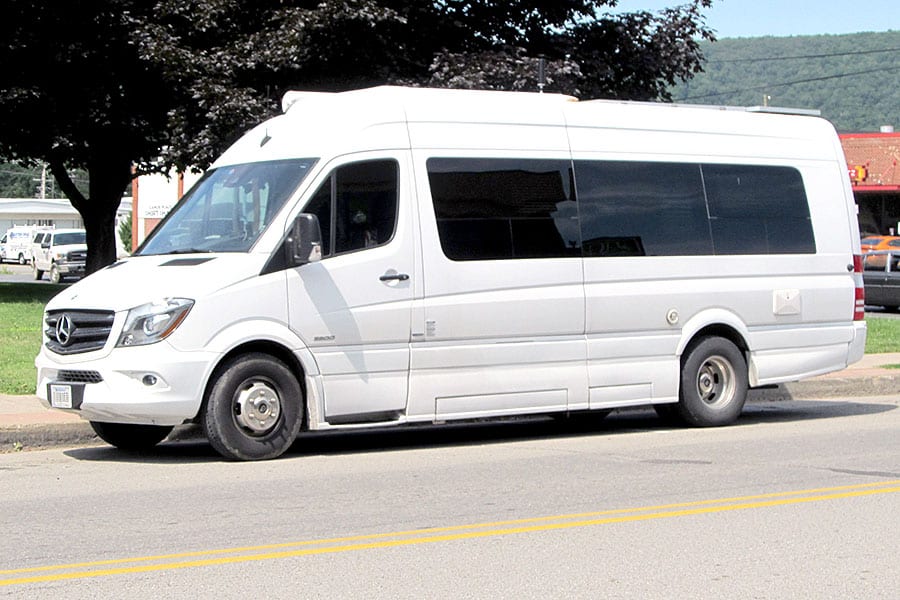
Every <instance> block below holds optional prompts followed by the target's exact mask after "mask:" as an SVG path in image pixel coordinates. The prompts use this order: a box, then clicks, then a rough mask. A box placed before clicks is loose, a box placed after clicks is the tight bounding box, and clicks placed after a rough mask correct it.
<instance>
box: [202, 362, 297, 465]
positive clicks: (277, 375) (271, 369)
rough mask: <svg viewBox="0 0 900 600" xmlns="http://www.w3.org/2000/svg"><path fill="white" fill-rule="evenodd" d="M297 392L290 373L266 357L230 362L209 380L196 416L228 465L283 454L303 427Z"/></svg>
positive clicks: (278, 363) (294, 379) (295, 380)
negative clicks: (209, 385) (234, 461)
mask: <svg viewBox="0 0 900 600" xmlns="http://www.w3.org/2000/svg"><path fill="white" fill-rule="evenodd" d="M303 406H304V404H303V391H302V390H301V388H300V383H299V382H298V381H297V378H296V377H295V376H294V373H293V372H292V371H291V369H290V368H289V367H288V366H287V365H285V364H284V363H283V362H281V361H280V360H278V359H277V358H275V357H273V356H270V355H268V354H261V353H251V354H244V355H241V356H237V357H235V358H232V359H231V360H229V361H228V362H227V363H225V364H224V365H222V367H221V368H220V369H219V370H218V372H217V374H216V375H215V376H214V379H213V382H212V387H211V388H210V391H209V396H208V398H207V399H206V404H205V407H204V410H203V414H202V419H201V422H202V425H203V430H204V432H205V433H206V437H207V439H208V440H209V443H210V444H211V445H212V447H213V448H214V449H215V450H216V451H217V452H218V453H219V454H221V455H222V456H224V457H225V458H227V459H230V460H264V459H267V458H275V457H276V456H279V455H281V454H283V453H284V452H285V451H286V450H287V449H288V448H290V447H291V444H293V443H294V440H296V439H297V433H298V432H299V431H300V426H301V425H302V423H303V416H304V412H305V411H304V408H303Z"/></svg>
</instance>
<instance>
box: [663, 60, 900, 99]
mask: <svg viewBox="0 0 900 600" xmlns="http://www.w3.org/2000/svg"><path fill="white" fill-rule="evenodd" d="M897 70H900V67H893V68H889V69H867V70H865V71H856V72H855V73H839V74H837V75H825V76H823V77H810V78H809V79H797V80H795V81H783V82H781V83H767V84H765V85H756V86H753V87H747V88H742V89H739V90H728V91H725V92H712V93H709V94H700V95H697V96H685V97H683V98H680V99H679V101H684V100H698V99H700V98H712V97H714V96H730V95H733V94H740V93H743V92H757V91H766V90H769V89H772V88H777V87H785V86H789V85H796V84H798V83H812V82H814V81H825V80H828V79H840V78H842V77H855V76H857V75H870V74H872V73H886V72H890V71H897Z"/></svg>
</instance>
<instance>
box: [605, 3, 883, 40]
mask: <svg viewBox="0 0 900 600" xmlns="http://www.w3.org/2000/svg"><path fill="white" fill-rule="evenodd" d="M684 1H685V0H619V5H618V6H617V7H616V10H615V12H629V11H635V10H649V11H654V12H655V11H657V10H659V9H661V8H666V7H670V6H676V5H678V4H684ZM704 14H705V15H706V24H707V25H708V26H710V27H712V28H713V29H715V30H716V36H717V37H719V38H732V37H760V36H766V35H773V36H779V37H781V36H790V35H816V34H822V33H831V34H841V33H858V32H860V31H888V30H893V31H898V30H900V1H898V0H864V1H862V2H848V1H847V0H714V2H713V6H712V8H710V9H707V10H706V11H705V13H704Z"/></svg>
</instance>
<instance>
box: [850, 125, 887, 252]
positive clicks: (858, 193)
mask: <svg viewBox="0 0 900 600" xmlns="http://www.w3.org/2000/svg"><path fill="white" fill-rule="evenodd" d="M840 137H841V145H842V146H843V147H844V155H845V156H846V158H847V169H848V171H849V175H850V181H851V182H852V184H853V195H854V196H855V197H856V204H857V205H858V206H859V230H860V233H862V234H863V235H865V234H884V235H890V234H893V235H900V233H898V232H900V166H898V164H897V163H900V133H896V132H894V131H893V128H891V127H884V128H882V131H881V133H845V134H842V135H841V136H840Z"/></svg>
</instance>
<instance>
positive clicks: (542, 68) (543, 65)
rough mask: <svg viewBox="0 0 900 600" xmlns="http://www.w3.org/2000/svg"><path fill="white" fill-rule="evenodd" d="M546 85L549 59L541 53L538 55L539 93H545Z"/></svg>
mask: <svg viewBox="0 0 900 600" xmlns="http://www.w3.org/2000/svg"><path fill="white" fill-rule="evenodd" d="M545 85H547V59H546V58H544V56H543V55H541V56H538V84H537V86H538V93H540V94H543V93H544V86H545Z"/></svg>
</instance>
